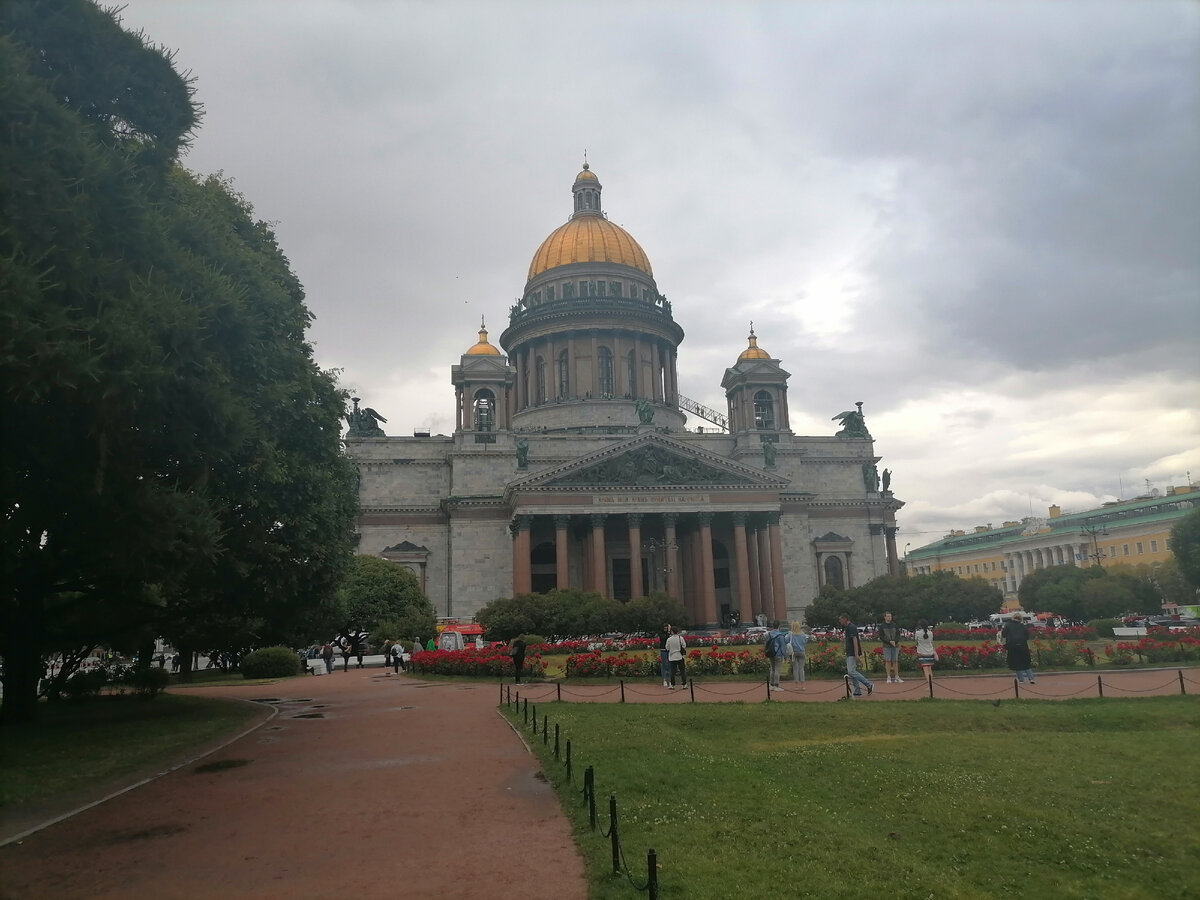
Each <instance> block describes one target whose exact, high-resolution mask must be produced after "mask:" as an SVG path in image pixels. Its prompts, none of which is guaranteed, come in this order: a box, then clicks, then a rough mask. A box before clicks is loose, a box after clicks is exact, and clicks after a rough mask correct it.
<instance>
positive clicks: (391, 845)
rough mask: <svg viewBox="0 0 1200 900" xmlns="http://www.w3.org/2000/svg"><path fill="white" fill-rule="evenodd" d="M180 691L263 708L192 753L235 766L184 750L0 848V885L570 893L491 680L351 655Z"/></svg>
mask: <svg viewBox="0 0 1200 900" xmlns="http://www.w3.org/2000/svg"><path fill="white" fill-rule="evenodd" d="M191 690H192V691H194V692H195V693H201V694H207V695H212V696H234V697H242V698H246V699H253V698H266V697H275V698H278V700H277V701H276V702H275V703H274V705H275V706H276V707H277V708H278V709H279V715H277V716H276V717H274V718H273V719H272V720H271V721H269V722H268V723H267V724H265V725H263V726H262V727H261V728H259V729H257V730H255V731H254V732H252V733H250V734H248V735H246V736H245V737H243V738H241V739H240V740H238V741H236V742H234V743H233V744H231V745H229V746H227V747H225V748H224V749H222V750H220V751H218V752H217V753H215V754H213V755H212V756H211V757H208V758H207V759H205V760H202V761H201V762H202V763H210V762H214V761H221V760H227V761H231V762H235V763H239V764H237V765H235V766H234V767H231V768H226V769H223V770H220V771H215V772H207V773H198V772H197V771H196V769H197V765H190V766H187V767H185V768H183V769H180V770H178V771H176V772H173V773H171V774H169V775H166V776H164V777H162V778H159V779H157V780H155V781H152V782H150V783H149V784H146V785H144V786H142V787H139V788H138V789H136V790H134V791H130V792H128V793H126V794H122V795H121V796H119V797H116V798H114V799H113V800H110V801H108V802H107V803H104V804H102V805H100V806H97V807H93V808H92V809H89V810H86V811H84V812H82V813H80V814H79V815H77V816H75V817H73V818H70V819H68V820H66V821H63V822H60V823H58V824H56V825H53V826H51V827H50V828H47V829H46V830H44V831H40V832H38V833H36V834H33V835H31V836H29V837H27V838H25V839H24V840H23V841H22V842H21V843H19V844H11V845H9V846H7V847H4V848H3V849H0V897H4V898H12V900H17V898H21V900H26V898H41V897H46V898H55V900H69V898H74V897H88V898H105V897H121V898H129V897H135V896H145V897H153V898H154V900H172V898H212V897H221V898H230V900H233V898H282V897H305V898H310V897H311V898H322V897H346V896H353V897H364V896H402V897H414V898H434V897H436V898H463V900H473V898H489V900H491V898H496V897H501V896H519V897H522V898H545V900H576V898H584V897H585V896H586V894H587V891H586V884H585V882H584V874H583V862H582V860H581V859H580V857H579V854H578V852H577V851H576V848H575V845H574V843H573V841H572V838H571V831H570V826H569V824H568V822H567V820H566V818H565V817H564V816H563V814H562V812H561V809H560V807H559V803H558V800H557V798H556V797H555V795H554V792H553V789H552V788H551V787H550V786H549V785H547V784H546V782H545V781H544V780H543V778H542V776H541V775H540V773H539V771H538V766H537V763H536V760H535V759H534V757H533V756H531V755H530V754H529V753H528V751H527V750H526V749H525V746H524V745H523V744H522V742H521V739H520V738H519V737H518V736H517V735H516V734H515V733H514V732H513V730H512V729H511V728H510V727H509V726H508V724H507V723H506V722H505V721H504V720H503V719H502V718H501V717H500V716H499V715H498V714H497V712H496V706H497V703H498V701H499V689H498V688H497V686H496V685H494V684H489V685H466V684H458V683H422V682H418V681H413V680H410V679H408V678H406V677H404V676H393V675H391V674H390V673H385V672H384V671H383V670H380V669H363V670H355V669H351V671H349V672H346V673H342V672H339V673H337V674H335V675H330V676H325V677H309V678H304V679H292V680H288V681H285V682H280V683H279V684H277V685H267V686H265V687H264V686H241V685H237V686H231V687H210V688H194V689H191ZM276 692H277V693H276ZM306 716H319V718H305V717H306Z"/></svg>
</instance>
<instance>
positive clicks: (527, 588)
mask: <svg viewBox="0 0 1200 900" xmlns="http://www.w3.org/2000/svg"><path fill="white" fill-rule="evenodd" d="M532 527H533V516H517V560H516V578H515V579H514V580H515V582H516V591H517V593H518V594H529V593H532V592H533V571H532V570H531V568H530V565H529V529H530V528H532Z"/></svg>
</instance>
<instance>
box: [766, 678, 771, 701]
mask: <svg viewBox="0 0 1200 900" xmlns="http://www.w3.org/2000/svg"><path fill="white" fill-rule="evenodd" d="M767 699H768V700H770V699H771V679H770V678H768V679H767Z"/></svg>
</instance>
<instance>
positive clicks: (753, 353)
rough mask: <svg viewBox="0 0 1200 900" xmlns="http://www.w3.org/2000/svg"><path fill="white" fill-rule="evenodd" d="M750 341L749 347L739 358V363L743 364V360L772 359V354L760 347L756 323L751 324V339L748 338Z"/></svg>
mask: <svg viewBox="0 0 1200 900" xmlns="http://www.w3.org/2000/svg"><path fill="white" fill-rule="evenodd" d="M748 340H749V342H750V343H749V346H748V347H746V349H745V350H743V351H742V353H741V355H740V356H739V357H738V362H741V361H742V360H743V359H770V358H771V354H770V353H768V352H767V351H766V350H764V349H763V348H762V347H760V346H758V336H757V335H756V334H755V333H754V323H753V322H751V323H750V337H749V338H748Z"/></svg>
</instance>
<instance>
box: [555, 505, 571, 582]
mask: <svg viewBox="0 0 1200 900" xmlns="http://www.w3.org/2000/svg"><path fill="white" fill-rule="evenodd" d="M570 524H571V517H570V516H555V517H554V583H555V586H556V587H557V588H558V589H559V590H563V589H564V588H569V587H570V586H571V568H570V557H569V555H568V554H569V553H570V546H571V545H570V544H569V543H568V537H567V528H568V526H569V525H570Z"/></svg>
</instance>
